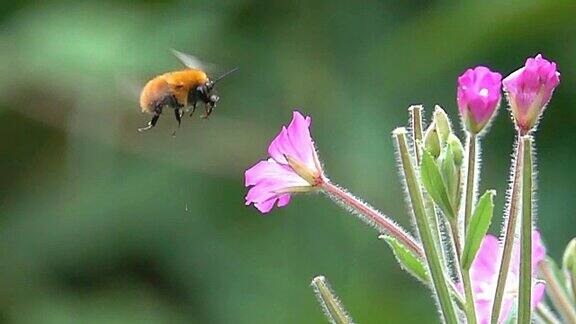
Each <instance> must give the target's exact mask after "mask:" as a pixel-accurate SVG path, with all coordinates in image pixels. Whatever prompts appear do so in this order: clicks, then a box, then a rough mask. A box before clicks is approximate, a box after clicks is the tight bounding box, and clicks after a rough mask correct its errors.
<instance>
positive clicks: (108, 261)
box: [0, 0, 576, 323]
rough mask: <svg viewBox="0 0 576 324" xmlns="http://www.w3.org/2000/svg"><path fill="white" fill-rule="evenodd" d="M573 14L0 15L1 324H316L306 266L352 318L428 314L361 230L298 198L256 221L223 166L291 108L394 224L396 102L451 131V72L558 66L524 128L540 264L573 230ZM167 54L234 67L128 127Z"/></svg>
mask: <svg viewBox="0 0 576 324" xmlns="http://www.w3.org/2000/svg"><path fill="white" fill-rule="evenodd" d="M575 15H576V5H575V4H574V2H573V1H565V2H563V1H510V2H505V3H504V2H500V1H482V2H476V1H429V2H425V3H424V2H421V1H403V2H399V1H398V2H397V1H358V2H356V1H283V0H278V1H250V0H239V1H208V0H207V1H197V2H186V1H162V2H157V1H147V0H140V1H93V2H90V1H45V2H42V3H40V2H38V1H31V0H29V1H26V0H24V1H11V2H3V3H2V7H1V10H0V48H1V50H0V134H2V136H1V140H0V154H1V155H0V156H1V158H0V321H1V322H8V323H322V322H323V321H324V319H323V316H322V314H321V311H320V308H319V307H318V305H317V304H316V301H315V299H314V296H313V294H312V291H311V289H310V288H309V282H310V280H311V279H312V277H313V276H314V275H317V274H324V275H326V276H327V277H328V278H329V280H330V281H331V282H332V284H333V286H334V288H335V289H336V291H337V292H338V294H339V295H340V297H341V298H342V300H343V301H344V303H345V304H346V306H347V308H348V309H349V311H350V312H351V313H352V315H353V317H354V318H355V319H356V320H357V321H358V322H360V323H384V322H388V323H423V322H426V323H432V322H435V321H436V311H435V309H434V305H433V301H432V298H431V297H430V293H429V292H428V291H426V290H424V289H423V288H422V287H421V286H420V284H419V283H417V282H415V281H414V280H412V278H411V277H409V275H407V274H405V273H403V272H401V270H400V269H399V267H398V266H397V265H396V263H395V260H394V257H393V255H392V254H391V252H390V251H389V249H388V248H387V246H386V245H385V243H383V242H382V241H379V240H377V238H376V232H375V231H374V230H373V229H371V228H369V227H367V226H365V225H364V224H363V223H361V222H360V221H358V220H357V219H355V218H354V217H351V216H350V215H349V214H347V213H346V212H344V211H343V210H341V209H340V208H338V207H337V206H335V205H334V204H332V203H331V202H330V201H328V200H327V199H325V198H324V197H322V196H318V195H305V196H299V197H297V198H296V199H294V200H293V202H292V203H291V204H290V205H289V207H287V208H283V209H277V210H274V211H273V212H272V213H271V214H270V215H268V216H265V217H263V216H261V215H260V214H259V213H258V212H257V211H256V210H255V209H254V208H252V207H245V206H244V194H245V192H246V190H245V188H244V187H243V172H244V170H245V168H247V167H248V166H250V165H251V164H253V163H255V162H256V161H257V160H258V159H261V158H263V157H264V156H265V154H266V148H267V145H268V142H269V141H270V139H271V138H272V137H273V136H274V135H275V134H276V133H277V131H278V130H279V128H280V125H282V124H284V123H287V122H288V121H289V119H290V116H291V111H292V109H293V108H294V107H299V109H301V111H302V112H305V113H306V114H309V115H311V116H312V117H313V135H314V136H315V138H316V141H317V145H318V148H319V149H320V151H321V158H322V159H323V161H324V163H325V165H326V169H327V171H328V173H329V175H330V176H331V178H332V179H333V180H334V181H335V182H337V183H339V184H342V185H344V186H346V187H347V188H349V189H350V190H351V191H352V192H354V193H356V194H357V195H359V196H361V197H363V198H364V199H365V200H367V201H369V202H371V203H372V204H373V205H375V206H377V207H378V208H380V209H381V210H382V211H384V212H385V213H387V214H389V215H391V217H393V218H394V219H395V220H397V221H398V222H399V223H401V224H402V225H404V226H406V227H410V226H411V225H410V223H409V220H408V217H407V213H406V208H405V205H404V203H403V198H402V188H401V187H400V186H399V181H398V175H397V168H396V165H395V158H394V155H393V146H392V141H391V138H390V132H391V130H392V129H393V128H394V127H396V126H399V125H403V124H405V123H406V121H407V120H408V117H407V112H406V108H407V107H408V106H409V105H410V104H414V103H422V104H424V105H425V106H426V107H427V108H428V113H430V112H431V110H432V109H433V105H434V104H441V105H443V106H444V108H445V109H446V110H447V111H448V112H449V113H450V114H451V115H452V116H453V117H454V118H455V119H454V122H455V125H456V126H457V128H459V127H458V125H459V123H458V122H457V119H456V118H457V117H456V116H457V114H456V107H455V82H456V78H457V76H458V75H459V74H460V73H461V72H462V71H464V70H465V69H466V68H468V67H471V66H474V65H477V64H484V65H488V66H490V67H492V68H493V69H495V70H498V71H500V72H502V73H503V74H504V75H506V74H508V73H510V72H512V71H513V70H515V69H516V68H518V67H520V66H521V65H522V64H523V62H524V60H525V59H526V57H528V56H533V55H535V54H537V53H540V52H541V53H543V54H544V55H545V56H546V57H548V58H551V59H553V60H555V61H556V62H557V63H558V65H559V68H560V71H561V73H562V82H561V85H560V87H559V88H558V90H557V92H556V94H555V96H554V98H553V100H552V103H551V105H550V107H549V110H548V111H547V112H546V114H545V118H544V119H543V120H542V123H541V127H540V130H539V131H538V133H537V148H538V153H539V158H538V165H539V168H538V170H539V179H538V186H539V191H538V197H539V198H538V210H539V220H538V225H539V227H540V228H541V231H542V232H543V235H544V238H545V240H546V243H547V246H548V249H549V253H550V255H551V256H552V257H554V258H556V259H558V258H559V256H560V254H561V249H562V247H563V246H564V245H565V244H566V243H567V242H568V240H569V239H570V238H572V237H573V236H574V234H575V233H576V217H575V214H574V210H576V206H575V204H576V201H575V200H574V183H575V182H576V173H575V172H573V169H574V165H575V163H576V152H575V149H574V147H575V146H574V145H575V144H574V143H575V140H576V138H575V137H574V129H575V127H576V123H575V120H576V110H574V104H575V102H576V93H575V92H576V90H575V89H576V71H575V69H574V63H573V62H574V58H575V57H576V24H575V23H574V16H575ZM170 48H176V49H179V50H182V51H184V52H188V53H193V54H195V55H197V56H199V57H200V58H202V59H204V60H206V61H209V62H215V63H217V64H219V65H220V66H222V67H224V68H229V67H234V66H239V67H240V68H241V72H240V73H238V74H236V75H234V76H233V77H230V78H229V79H228V80H226V82H222V84H221V85H220V86H219V91H220V94H221V97H222V100H221V102H220V105H219V106H218V107H217V110H216V111H215V114H214V115H213V116H212V118H211V119H210V120H206V121H204V120H199V119H198V118H194V119H193V120H190V119H186V120H185V121H184V123H183V126H182V128H181V129H180V130H179V132H178V134H177V136H176V137H175V138H172V137H171V136H170V133H171V131H172V129H173V127H174V126H175V121H174V120H173V118H172V116H164V118H162V119H161V121H160V124H159V127H158V128H156V129H154V130H153V131H151V132H149V133H147V134H139V133H138V132H136V129H137V128H138V127H140V126H143V125H144V124H145V123H146V122H147V121H148V118H149V116H147V115H143V114H141V113H140V112H139V108H138V104H137V96H138V91H139V88H140V87H141V86H142V85H143V83H144V82H145V81H146V80H147V79H148V78H150V77H152V76H154V75H156V74H159V73H161V72H164V71H168V70H172V69H178V68H180V67H181V65H180V63H179V62H178V61H177V60H176V59H175V58H174V57H173V56H172V55H171V54H170V52H169V49H170ZM166 117H168V118H166ZM512 145H513V128H512V124H511V122H510V119H509V117H508V112H507V111H506V110H505V109H501V112H500V114H499V116H498V118H497V120H496V121H495V122H494V123H493V126H492V128H491V131H490V132H489V133H488V134H487V136H486V137H485V140H484V141H483V144H482V148H483V152H484V156H483V164H482V175H483V180H482V183H481V184H480V188H481V189H482V190H484V189H487V188H495V189H497V190H498V192H499V195H498V198H497V209H498V210H499V211H501V210H502V208H503V204H504V196H505V194H504V193H505V189H506V186H507V182H508V176H507V172H508V169H509V164H510V162H509V156H510V154H511V153H512ZM500 214H501V213H498V217H500V216H499V215H500ZM500 220H501V218H497V219H496V220H495V221H494V224H493V228H492V231H493V233H498V232H499V224H500Z"/></svg>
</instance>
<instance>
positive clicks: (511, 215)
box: [490, 138, 524, 324]
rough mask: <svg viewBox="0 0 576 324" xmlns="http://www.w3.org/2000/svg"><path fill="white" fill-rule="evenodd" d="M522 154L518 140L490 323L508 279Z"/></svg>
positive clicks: (499, 303) (494, 316) (520, 141)
mask: <svg viewBox="0 0 576 324" xmlns="http://www.w3.org/2000/svg"><path fill="white" fill-rule="evenodd" d="M523 154H524V143H523V142H522V140H521V139H520V138H518V147H517V148H516V158H515V159H516V161H515V164H514V169H513V170H512V174H513V175H514V176H513V179H512V190H511V192H510V203H509V205H508V210H507V212H508V215H507V217H506V219H507V225H506V232H505V233H504V248H503V251H502V260H501V262H500V270H499V272H498V282H497V284H496V293H495V295H494V304H493V305H492V315H491V320H490V322H491V323H492V324H497V323H498V318H499V317H500V310H501V308H502V299H503V298H504V289H505V288H506V279H507V278H508V269H509V267H510V260H511V259H512V247H513V246H514V235H515V231H516V217H517V215H518V197H519V194H520V185H521V182H520V180H521V179H520V176H521V174H522V159H523Z"/></svg>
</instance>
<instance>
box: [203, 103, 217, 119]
mask: <svg viewBox="0 0 576 324" xmlns="http://www.w3.org/2000/svg"><path fill="white" fill-rule="evenodd" d="M213 109H214V106H212V105H210V104H206V106H204V115H202V116H200V117H201V118H208V116H210V114H211V113H212V110H213Z"/></svg>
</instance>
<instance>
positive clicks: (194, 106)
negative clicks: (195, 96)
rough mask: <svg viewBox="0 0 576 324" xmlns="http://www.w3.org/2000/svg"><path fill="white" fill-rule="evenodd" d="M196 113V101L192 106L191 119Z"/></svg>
mask: <svg viewBox="0 0 576 324" xmlns="http://www.w3.org/2000/svg"><path fill="white" fill-rule="evenodd" d="M194 111H196V101H194V103H193V104H192V111H191V112H190V115H189V116H190V117H192V115H194Z"/></svg>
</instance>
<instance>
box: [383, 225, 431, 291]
mask: <svg viewBox="0 0 576 324" xmlns="http://www.w3.org/2000/svg"><path fill="white" fill-rule="evenodd" d="M379 238H381V239H383V240H384V241H386V243H388V245H389V246H390V248H391V249H392V252H394V255H395V256H396V260H398V263H400V267H402V269H403V270H405V271H407V272H408V273H410V274H411V275H413V276H414V277H415V278H416V279H418V280H420V281H422V282H423V283H425V284H428V283H429V282H430V279H429V277H428V272H427V271H426V267H425V266H424V263H422V260H420V258H418V257H417V256H416V255H415V254H414V253H413V252H412V251H411V250H410V249H408V248H407V247H406V246H404V245H403V244H402V243H400V242H399V241H398V240H397V239H396V238H395V237H392V236H389V235H380V236H379Z"/></svg>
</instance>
